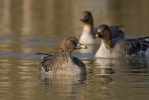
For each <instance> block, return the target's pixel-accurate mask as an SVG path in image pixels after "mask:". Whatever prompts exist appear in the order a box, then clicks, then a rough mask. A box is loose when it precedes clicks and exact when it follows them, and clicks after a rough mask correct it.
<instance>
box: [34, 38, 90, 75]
mask: <svg viewBox="0 0 149 100" xmlns="http://www.w3.org/2000/svg"><path fill="white" fill-rule="evenodd" d="M77 49H87V46H85V45H84V44H81V43H80V42H79V41H78V39H77V38H76V37H74V36H68V37H65V38H64V39H62V41H61V42H60V45H59V54H52V55H51V54H44V53H36V54H44V56H43V57H42V58H41V61H40V62H39V63H40V66H39V70H40V73H41V74H46V75H69V76H70V75H85V74H87V72H86V66H85V64H84V63H83V62H82V61H81V60H80V59H79V58H77V57H75V56H72V54H71V53H72V51H74V50H77Z"/></svg>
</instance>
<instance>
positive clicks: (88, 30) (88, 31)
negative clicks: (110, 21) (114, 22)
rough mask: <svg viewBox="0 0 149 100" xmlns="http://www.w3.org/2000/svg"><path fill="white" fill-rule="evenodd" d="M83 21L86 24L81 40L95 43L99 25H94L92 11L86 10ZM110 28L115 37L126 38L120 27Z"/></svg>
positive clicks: (85, 42) (86, 42)
mask: <svg viewBox="0 0 149 100" xmlns="http://www.w3.org/2000/svg"><path fill="white" fill-rule="evenodd" d="M81 21H82V22H83V24H84V27H83V31H82V34H81V36H80V40H79V41H80V42H81V43H84V44H95V42H96V39H95V37H94V36H95V34H96V33H97V27H94V21H93V17H92V14H91V12H90V11H84V12H83V15H82V18H81ZM110 30H111V32H112V37H113V39H122V38H125V36H124V32H123V30H122V29H121V28H120V27H117V26H111V27H110Z"/></svg>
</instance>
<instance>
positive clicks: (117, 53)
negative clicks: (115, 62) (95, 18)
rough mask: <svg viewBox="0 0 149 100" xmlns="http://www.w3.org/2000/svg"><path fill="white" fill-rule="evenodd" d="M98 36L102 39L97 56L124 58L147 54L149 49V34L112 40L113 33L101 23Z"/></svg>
mask: <svg viewBox="0 0 149 100" xmlns="http://www.w3.org/2000/svg"><path fill="white" fill-rule="evenodd" d="M95 36H96V38H100V39H101V45H100V47H99V49H98V51H97V52H96V54H95V57H103V58H124V57H134V56H141V57H144V56H146V51H148V49H149V41H148V39H149V36H147V37H140V38H134V39H121V40H119V41H118V42H114V41H113V40H112V33H111V31H110V29H109V27H108V26H107V25H100V26H99V28H98V33H97V34H96V35H95Z"/></svg>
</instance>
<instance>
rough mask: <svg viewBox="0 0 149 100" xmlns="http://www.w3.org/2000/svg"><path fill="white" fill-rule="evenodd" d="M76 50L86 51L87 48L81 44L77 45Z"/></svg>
mask: <svg viewBox="0 0 149 100" xmlns="http://www.w3.org/2000/svg"><path fill="white" fill-rule="evenodd" d="M76 49H87V46H86V45H84V44H81V43H78V44H77V46H76Z"/></svg>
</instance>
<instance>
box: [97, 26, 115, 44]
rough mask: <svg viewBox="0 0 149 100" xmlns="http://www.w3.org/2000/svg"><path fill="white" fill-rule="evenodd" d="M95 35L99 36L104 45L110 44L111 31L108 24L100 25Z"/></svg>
mask: <svg viewBox="0 0 149 100" xmlns="http://www.w3.org/2000/svg"><path fill="white" fill-rule="evenodd" d="M95 37H96V38H100V39H101V40H102V41H103V42H104V43H105V44H106V45H108V46H110V47H111V46H112V33H111V31H110V28H109V26H108V25H105V24H102V25H100V26H99V27H98V31H97V33H96V34H95Z"/></svg>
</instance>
